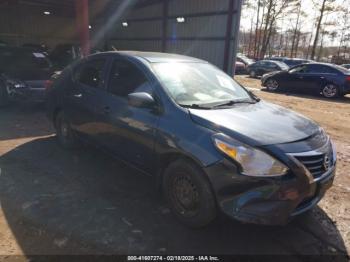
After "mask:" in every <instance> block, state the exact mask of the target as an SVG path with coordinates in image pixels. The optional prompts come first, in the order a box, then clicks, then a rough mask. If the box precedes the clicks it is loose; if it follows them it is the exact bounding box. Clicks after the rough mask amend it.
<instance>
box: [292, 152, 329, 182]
mask: <svg viewBox="0 0 350 262" xmlns="http://www.w3.org/2000/svg"><path fill="white" fill-rule="evenodd" d="M296 159H298V160H299V161H300V162H301V163H302V164H303V165H304V166H305V167H306V168H307V169H308V170H309V172H310V173H311V175H312V176H313V177H314V178H318V177H320V176H322V175H323V174H324V173H325V172H327V171H328V170H329V168H331V167H332V166H333V165H334V161H333V154H332V151H330V152H328V153H327V154H318V155H309V156H296Z"/></svg>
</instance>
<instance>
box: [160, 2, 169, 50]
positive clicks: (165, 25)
mask: <svg viewBox="0 0 350 262" xmlns="http://www.w3.org/2000/svg"><path fill="white" fill-rule="evenodd" d="M168 7H169V3H168V0H163V21H162V52H166V41H167V33H168V30H167V29H168V10H169V9H168Z"/></svg>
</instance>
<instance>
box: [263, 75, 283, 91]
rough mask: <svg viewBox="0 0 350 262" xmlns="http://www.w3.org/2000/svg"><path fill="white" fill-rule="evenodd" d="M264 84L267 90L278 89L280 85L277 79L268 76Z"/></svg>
mask: <svg viewBox="0 0 350 262" xmlns="http://www.w3.org/2000/svg"><path fill="white" fill-rule="evenodd" d="M265 86H266V88H267V90H268V91H271V92H276V91H279V90H280V86H279V83H278V81H277V80H275V79H273V78H270V79H268V80H267V81H266V83H265Z"/></svg>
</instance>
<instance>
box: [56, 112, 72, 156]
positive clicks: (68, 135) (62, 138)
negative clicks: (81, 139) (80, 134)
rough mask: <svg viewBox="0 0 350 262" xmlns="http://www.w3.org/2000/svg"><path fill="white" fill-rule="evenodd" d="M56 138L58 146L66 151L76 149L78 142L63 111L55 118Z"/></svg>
mask: <svg viewBox="0 0 350 262" xmlns="http://www.w3.org/2000/svg"><path fill="white" fill-rule="evenodd" d="M55 127H56V133H57V138H58V141H59V142H60V144H61V145H62V146H63V147H64V148H67V149H72V148H76V147H77V145H78V140H77V137H76V135H75V134H74V131H73V130H72V128H71V126H70V123H69V122H68V120H67V119H66V117H65V115H64V113H63V111H60V112H59V113H58V114H57V116H56V118H55Z"/></svg>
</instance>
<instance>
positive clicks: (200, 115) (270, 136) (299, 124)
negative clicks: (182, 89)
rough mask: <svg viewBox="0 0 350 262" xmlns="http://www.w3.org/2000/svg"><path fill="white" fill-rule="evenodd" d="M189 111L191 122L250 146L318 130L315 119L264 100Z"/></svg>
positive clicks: (300, 137)
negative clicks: (224, 107)
mask: <svg viewBox="0 0 350 262" xmlns="http://www.w3.org/2000/svg"><path fill="white" fill-rule="evenodd" d="M189 111H190V114H191V118H192V120H193V121H194V122H195V123H197V124H200V125H202V126H205V127H207V128H210V129H212V130H215V131H218V132H222V133H225V134H226V135H229V136H231V137H233V138H236V139H238V140H240V141H242V142H244V143H247V144H249V145H251V146H264V145H272V144H284V143H290V142H295V141H299V140H303V139H306V138H308V137H310V136H312V135H313V134H315V133H317V132H318V131H319V126H318V125H317V124H316V123H315V122H313V121H311V120H309V119H307V118H305V117H303V116H301V115H300V114H297V113H295V112H292V111H290V110H288V109H286V108H283V107H280V106H277V105H274V104H271V103H267V102H264V101H261V102H259V103H256V104H237V105H235V106H234V107H232V108H228V109H218V110H198V109H189Z"/></svg>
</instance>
